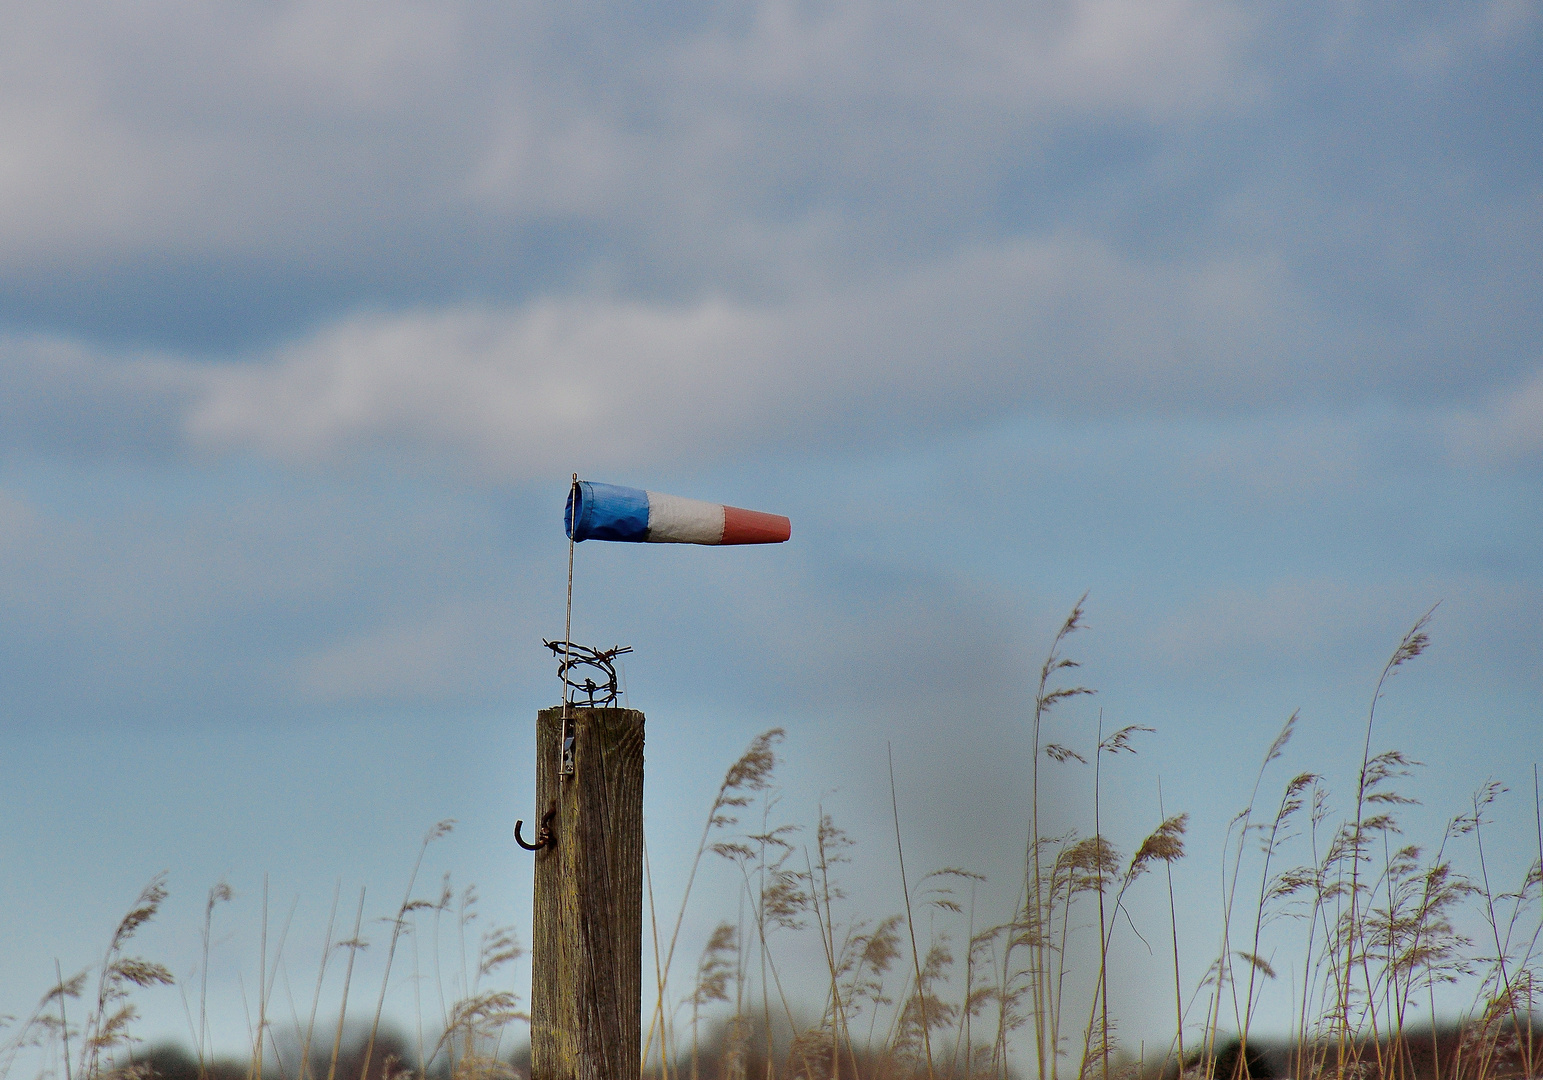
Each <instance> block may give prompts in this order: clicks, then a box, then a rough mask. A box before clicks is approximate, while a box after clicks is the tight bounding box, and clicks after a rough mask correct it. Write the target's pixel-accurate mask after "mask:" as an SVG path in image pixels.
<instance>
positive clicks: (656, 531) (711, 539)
mask: <svg viewBox="0 0 1543 1080" xmlns="http://www.w3.org/2000/svg"><path fill="white" fill-rule="evenodd" d="M648 542H649V543H650V544H721V543H723V506H722V505H721V504H719V503H710V502H700V501H698V500H696V499H683V498H681V497H680V496H679V495H661V494H660V493H659V492H657V491H650V492H649V493H648Z"/></svg>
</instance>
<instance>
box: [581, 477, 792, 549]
mask: <svg viewBox="0 0 1543 1080" xmlns="http://www.w3.org/2000/svg"><path fill="white" fill-rule="evenodd" d="M563 531H564V532H565V533H567V535H568V537H569V538H570V539H571V540H573V541H574V542H575V543H577V542H581V541H584V540H619V541H623V542H625V543H649V544H709V545H734V544H780V543H783V542H785V541H786V540H788V539H789V538H790V537H791V536H792V535H793V526H792V523H791V522H790V521H789V520H788V519H787V518H785V517H783V516H781V515H780V514H764V513H761V512H760V511H758V510H742V509H740V508H739V507H737V506H725V505H723V504H721V503H709V502H701V501H699V500H697V499H683V498H681V497H680V496H678V495H665V494H662V493H660V492H657V491H644V490H643V489H641V488H629V487H621V486H619V485H616V484H600V483H596V482H594V481H591V480H580V481H577V482H576V483H575V484H574V485H573V487H572V488H571V489H570V490H569V492H568V504H567V506H566V508H565V509H564V511H563Z"/></svg>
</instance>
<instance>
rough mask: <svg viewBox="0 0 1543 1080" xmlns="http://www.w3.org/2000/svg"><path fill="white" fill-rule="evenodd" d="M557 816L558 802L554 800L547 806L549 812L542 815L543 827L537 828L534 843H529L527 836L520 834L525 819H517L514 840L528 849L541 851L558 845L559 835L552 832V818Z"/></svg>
mask: <svg viewBox="0 0 1543 1080" xmlns="http://www.w3.org/2000/svg"><path fill="white" fill-rule="evenodd" d="M556 816H557V803H556V801H555V800H554V801H553V802H552V804H551V805H550V806H548V807H547V812H546V813H544V814H542V815H541V828H539V829H537V830H536V842H535V843H534V844H527V843H526V842H525V838H524V837H522V836H521V835H520V826H522V825H524V824H525V821H524V819H523V818H522V819H520V820H518V821H516V822H515V823H514V842H515V843H516V844H519V845H520V846H521V847H522V848H524V849H525V850H526V851H540V850H541V849H542V848H553V847H556V846H557V837H556V836H554V835H553V834H552V819H553V818H555V817H556Z"/></svg>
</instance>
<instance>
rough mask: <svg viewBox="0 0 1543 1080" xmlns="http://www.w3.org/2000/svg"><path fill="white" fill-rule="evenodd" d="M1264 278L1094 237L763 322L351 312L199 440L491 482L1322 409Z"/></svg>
mask: <svg viewBox="0 0 1543 1080" xmlns="http://www.w3.org/2000/svg"><path fill="white" fill-rule="evenodd" d="M1290 309H1291V300H1290V296H1289V292H1288V291H1287V290H1286V289H1285V287H1284V284H1283V283H1282V282H1281V281H1280V280H1279V278H1278V275H1277V274H1276V272H1275V271H1274V269H1273V268H1272V267H1270V266H1268V265H1262V266H1261V265H1247V264H1239V263H1234V262H1228V261H1219V262H1211V263H1205V264H1201V265H1197V266H1193V267H1179V266H1173V265H1166V266H1165V265H1156V264H1149V263H1141V262H1137V261H1134V260H1130V259H1126V258H1121V257H1120V256H1119V255H1117V254H1116V253H1114V252H1111V251H1109V250H1108V249H1106V248H1104V247H1103V246H1102V245H1100V244H1098V243H1096V242H1094V241H1090V240H1087V239H1086V238H1079V237H1063V238H1058V239H1056V240H1055V241H1053V242H1049V243H1035V244H1020V245H1014V246H1011V247H1006V248H1000V249H988V250H978V251H974V252H970V253H968V254H967V255H965V256H963V257H959V258H955V259H949V260H946V261H943V262H940V263H938V264H935V265H933V266H929V267H927V268H925V269H923V270H921V271H918V272H916V273H913V274H910V275H906V276H903V277H899V278H896V279H891V280H887V281H885V282H883V283H881V284H877V285H867V286H859V287H856V288H852V289H849V290H847V291H844V292H839V293H835V294H833V295H831V294H827V295H816V296H805V297H801V298H798V299H796V300H792V301H787V302H783V303H778V304H767V305H761V306H750V305H746V304H742V303H734V302H731V301H728V300H721V299H720V300H711V301H705V302H700V303H694V304H689V305H678V306H669V305H645V304H641V303H637V302H632V301H613V300H591V299H582V300H577V299H576V300H564V301H557V300H547V301H539V302H536V303H533V304H530V305H527V306H525V307H520V308H513V309H495V308H486V307H455V308H449V309H441V310H423V311H417V312H408V313H402V314H389V315H381V314H370V315H360V316H356V317H354V318H352V319H349V320H347V321H345V322H342V323H340V324H337V325H334V326H331V327H328V328H326V329H324V330H322V331H321V332H319V333H317V334H315V335H313V336H311V337H309V338H307V339H305V340H302V341H300V342H297V343H296V344H294V345H292V346H290V347H287V348H285V349H283V350H281V351H280V352H279V353H277V354H276V355H275V356H273V357H272V358H271V359H266V360H260V361H256V362H249V363H243V364H227V365H218V366H210V367H205V368H199V369H196V370H192V369H190V370H189V372H188V377H189V378H190V379H191V380H193V381H195V382H196V383H197V384H198V386H199V388H200V389H199V392H198V397H197V401H196V403H195V404H194V405H193V406H192V408H191V409H190V411H189V413H188V414H187V421H186V422H187V430H188V432H189V434H190V436H191V437H192V438H193V439H194V440H195V441H196V442H197V443H199V444H201V445H203V446H206V447H212V448H216V449H220V448H240V447H249V448H255V449H257V450H259V451H261V452H263V453H266V454H271V455H274V456H277V457H280V458H289V459H299V460H308V459H309V460H315V459H326V458H329V457H334V456H338V455H343V456H349V455H351V454H353V453H355V452H358V451H361V450H371V449H379V448H382V447H388V448H389V447H417V448H427V449H429V450H431V451H439V452H448V453H450V454H452V455H455V456H459V457H461V458H463V459H466V460H469V461H471V462H473V463H474V464H475V465H476V467H478V468H479V469H482V470H486V471H489V472H491V473H493V474H496V475H504V476H523V475H531V474H532V473H541V472H545V471H549V470H550V469H552V468H554V467H558V466H559V465H561V464H563V463H568V462H575V463H581V464H597V463H601V462H606V461H615V460H618V459H620V460H626V461H628V462H629V463H633V464H643V463H649V462H674V461H680V460H689V459H692V458H698V459H706V460H721V459H724V458H734V457H738V456H740V455H741V454H742V453H744V452H745V451H746V450H747V449H750V448H754V447H757V446H769V445H781V446H798V445H807V444H808V443H809V442H810V441H811V440H812V441H816V442H837V443H846V442H850V441H853V440H856V441H864V440H866V439H868V438H871V437H874V436H876V435H877V436H879V437H883V436H884V434H885V433H886V432H888V433H889V434H891V435H892V434H893V433H894V430H895V428H896V427H901V428H905V429H907V430H911V431H925V430H929V429H936V428H938V427H944V428H948V427H955V426H958V425H960V424H970V423H973V422H976V421H978V420H980V419H982V418H989V417H992V416H997V415H1001V414H1003V413H1005V412H1010V411H1013V410H1016V409H1019V408H1023V407H1025V406H1029V405H1033V406H1037V407H1040V408H1044V409H1049V410H1052V411H1060V410H1065V411H1069V412H1081V413H1086V412H1093V413H1100V412H1109V411H1121V410H1129V411H1148V410H1153V409H1155V410H1158V411H1172V410H1180V411H1183V410H1185V409H1188V408H1192V407H1196V406H1199V405H1216V404H1222V405H1224V406H1226V405H1231V404H1237V403H1253V404H1258V403H1260V402H1262V401H1265V400H1270V399H1272V398H1273V396H1274V395H1275V394H1276V393H1277V392H1278V391H1279V390H1281V389H1283V388H1287V387H1289V388H1291V393H1293V394H1294V395H1296V396H1298V397H1300V396H1302V395H1306V396H1309V397H1311V396H1314V395H1316V394H1321V393H1323V392H1324V390H1325V386H1326V384H1327V383H1328V382H1329V381H1330V380H1331V379H1332V376H1330V375H1326V374H1325V373H1322V372H1317V371H1313V370H1311V368H1310V365H1305V364H1300V363H1295V364H1294V363H1293V361H1291V359H1290V358H1289V357H1288V356H1285V355H1283V353H1284V351H1285V350H1284V346H1285V344H1287V343H1290V342H1292V341H1293V340H1294V332H1293V330H1292V322H1293V320H1292V319H1291V317H1290Z"/></svg>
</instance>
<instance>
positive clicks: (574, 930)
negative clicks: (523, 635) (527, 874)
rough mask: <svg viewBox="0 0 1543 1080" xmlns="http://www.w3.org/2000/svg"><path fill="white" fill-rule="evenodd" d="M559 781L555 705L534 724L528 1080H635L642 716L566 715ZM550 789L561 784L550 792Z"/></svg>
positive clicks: (559, 718)
mask: <svg viewBox="0 0 1543 1080" xmlns="http://www.w3.org/2000/svg"><path fill="white" fill-rule="evenodd" d="M570 722H571V723H572V725H573V734H574V762H573V775H572V776H566V777H559V775H558V772H559V769H560V762H559V754H560V745H561V742H562V727H563V710H562V707H561V706H558V707H556V708H552V709H542V710H541V712H540V713H538V714H537V716H536V816H537V819H538V820H539V819H540V817H541V816H542V815H544V814H545V813H546V812H547V810H548V809H550V808H551V807H553V806H556V808H557V816H556V817H555V818H554V819H553V820H552V826H551V829H552V835H553V837H554V838H555V840H556V843H555V846H553V847H548V848H544V849H543V850H541V851H538V852H537V853H536V889H535V911H534V916H535V918H534V923H535V926H534V928H533V932H532V935H531V936H532V943H531V945H532V948H531V963H532V967H533V970H532V973H531V991H530V999H531V1000H530V1013H531V1023H530V1053H531V1080H637V1077H638V1076H640V1075H641V1066H642V1062H641V1056H642V1049H641V1026H642V1025H641V1014H642V1007H643V714H642V713H641V712H638V711H637V710H636V709H583V708H575V709H573V710H572V713H571V720H570ZM559 781H561V782H560V783H559Z"/></svg>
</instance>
